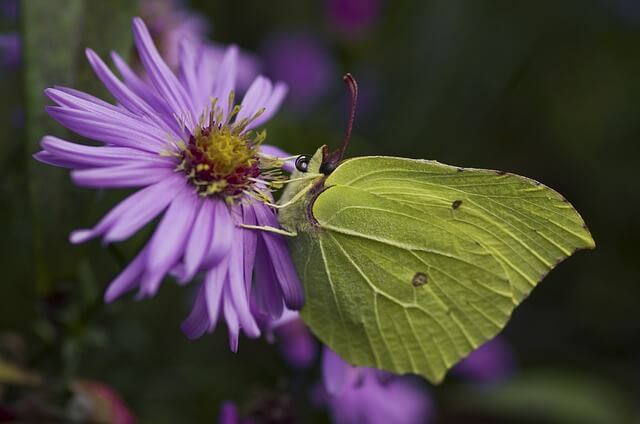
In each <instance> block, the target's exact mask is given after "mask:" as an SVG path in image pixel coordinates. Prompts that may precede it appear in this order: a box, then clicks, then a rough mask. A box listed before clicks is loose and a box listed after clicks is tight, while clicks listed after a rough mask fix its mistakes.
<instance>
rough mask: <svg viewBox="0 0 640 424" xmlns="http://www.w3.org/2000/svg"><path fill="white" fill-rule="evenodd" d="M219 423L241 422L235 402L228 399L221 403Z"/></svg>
mask: <svg viewBox="0 0 640 424" xmlns="http://www.w3.org/2000/svg"><path fill="white" fill-rule="evenodd" d="M218 424H240V415H239V414H238V408H237V407H236V405H235V404H234V403H233V402H229V401H226V402H223V403H222V405H220V416H219V417H218Z"/></svg>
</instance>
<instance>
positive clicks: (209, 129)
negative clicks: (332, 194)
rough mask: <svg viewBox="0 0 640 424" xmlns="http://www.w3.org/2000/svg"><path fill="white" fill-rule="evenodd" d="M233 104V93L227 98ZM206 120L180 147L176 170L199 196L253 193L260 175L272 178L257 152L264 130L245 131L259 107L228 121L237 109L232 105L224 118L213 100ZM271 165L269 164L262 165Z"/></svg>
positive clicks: (259, 113) (263, 137)
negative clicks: (238, 120) (185, 177)
mask: <svg viewBox="0 0 640 424" xmlns="http://www.w3.org/2000/svg"><path fill="white" fill-rule="evenodd" d="M229 104H230V106H231V105H232V104H233V94H232V95H231V96H230V98H229ZM212 110H213V112H210V113H209V119H208V122H207V123H204V122H201V123H200V124H199V125H198V126H197V127H196V130H195V134H192V135H190V136H189V140H188V141H187V142H186V143H184V144H183V145H182V146H181V151H180V153H179V155H180V159H181V161H180V164H179V165H178V168H177V169H178V170H179V171H183V172H184V173H185V174H186V176H187V179H188V180H189V181H190V182H191V183H192V184H193V185H194V186H195V187H196V191H197V192H198V194H200V195H201V196H213V195H219V196H222V197H225V198H226V199H233V198H234V197H237V196H239V195H241V194H242V193H245V194H247V193H253V194H255V192H256V191H257V190H255V189H254V185H255V184H256V183H258V182H262V181H263V180H261V179H260V178H261V177H265V178H266V179H273V178H274V175H273V172H266V173H265V175H263V168H264V167H265V166H264V165H265V164H264V163H262V162H263V161H262V160H261V157H260V155H259V146H260V144H261V143H262V142H263V141H264V140H265V139H266V132H265V131H261V132H254V131H245V130H246V128H247V126H248V125H249V124H250V123H251V121H253V120H254V119H256V118H258V117H259V116H260V115H261V114H262V112H263V110H259V111H258V112H257V113H256V114H255V115H254V116H253V117H251V118H250V119H246V118H245V119H243V120H242V121H240V122H234V123H231V122H230V121H231V120H232V118H233V117H234V116H235V115H237V113H238V112H239V110H240V107H239V106H235V107H233V109H232V111H231V113H230V114H229V116H228V117H227V118H226V119H224V117H223V116H224V115H223V113H222V112H220V109H218V108H216V100H214V101H213V104H212ZM266 165H269V167H272V166H273V164H270V163H269V164H266Z"/></svg>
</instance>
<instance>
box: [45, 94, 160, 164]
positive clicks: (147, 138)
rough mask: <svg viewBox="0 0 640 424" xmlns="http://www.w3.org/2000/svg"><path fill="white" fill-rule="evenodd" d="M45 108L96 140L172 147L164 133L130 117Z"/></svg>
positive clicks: (152, 149) (149, 148) (157, 149)
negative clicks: (114, 116) (112, 116)
mask: <svg viewBox="0 0 640 424" xmlns="http://www.w3.org/2000/svg"><path fill="white" fill-rule="evenodd" d="M45 109H46V111H47V113H49V115H51V116H52V117H53V118H54V119H55V120H57V121H58V122H60V123H61V124H62V125H64V126H65V127H67V128H69V129H70V130H72V131H74V132H76V133H78V134H80V135H82V136H85V137H88V138H91V139H93V140H98V141H102V142H104V143H108V144H113V145H115V146H122V147H133V148H135V149H140V150H146V151H149V152H154V153H157V152H160V151H162V150H165V149H168V148H169V144H168V143H167V141H166V134H165V133H164V132H162V131H161V130H160V129H158V128H156V127H153V126H150V125H147V124H145V123H144V122H142V121H136V120H134V119H133V118H129V117H126V118H123V119H121V120H119V121H118V120H114V119H113V118H109V117H105V116H103V115H99V114H95V113H91V112H86V111H83V110H77V109H67V108H63V107H59V106H47V107H46V108H45Z"/></svg>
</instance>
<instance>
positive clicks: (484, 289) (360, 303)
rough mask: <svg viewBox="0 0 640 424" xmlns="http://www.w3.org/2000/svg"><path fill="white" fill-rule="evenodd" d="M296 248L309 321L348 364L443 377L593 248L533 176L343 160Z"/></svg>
mask: <svg viewBox="0 0 640 424" xmlns="http://www.w3.org/2000/svg"><path fill="white" fill-rule="evenodd" d="M325 187H326V189H325V190H324V191H323V192H322V193H321V194H320V195H319V196H317V198H316V199H315V201H314V202H313V206H312V214H313V217H314V219H315V220H316V221H317V231H315V232H311V233H309V234H304V235H302V236H300V237H298V238H297V239H296V240H295V241H294V243H295V244H296V245H297V246H294V248H293V249H292V251H293V252H294V258H295V259H296V263H297V266H298V270H299V272H300V274H301V277H302V280H303V281H304V285H305V291H306V293H307V296H306V298H307V299H308V300H307V303H306V305H305V307H304V309H303V311H302V316H303V318H304V320H305V321H306V322H307V324H308V325H309V326H310V327H311V328H312V330H313V331H314V332H315V333H316V335H317V336H318V337H319V338H320V339H321V340H322V341H323V342H325V343H326V344H328V345H329V346H330V347H331V348H332V349H333V350H335V351H336V352H337V353H338V354H340V355H341V356H343V357H344V358H345V359H346V360H347V361H349V362H351V363H353V364H356V365H363V366H375V367H377V368H381V369H386V370H389V371H392V372H395V373H405V372H411V373H416V374H421V375H423V376H425V377H426V378H427V379H429V380H430V381H432V382H439V381H440V380H442V378H443V377H444V374H445V373H446V371H447V370H448V369H449V368H451V367H452V366H453V365H454V364H455V363H456V362H458V361H459V360H460V359H461V358H463V357H465V356H466V355H467V354H468V353H470V352H471V351H472V350H474V349H475V348H477V347H478V346H479V345H480V344H482V343H483V342H485V341H487V340H489V339H491V338H492V337H493V336H495V335H496V334H497V333H498V332H499V331H500V330H501V329H502V328H503V327H504V326H505V325H506V322H507V320H508V319H509V316H510V315H511V312H512V311H513V308H514V307H515V306H516V305H517V304H518V303H519V302H521V301H522V300H523V299H524V298H525V297H526V296H527V295H528V293H529V292H530V291H531V290H532V289H533V287H535V286H536V284H537V283H538V282H539V281H540V280H541V279H542V278H543V277H544V276H545V275H546V273H547V272H549V270H551V269H552V268H553V267H554V266H555V265H557V264H558V263H559V262H560V261H562V260H563V259H565V258H566V257H568V256H570V255H571V254H572V253H573V252H575V251H576V250H578V249H581V248H593V247H594V242H593V239H592V238H591V235H590V234H589V232H588V230H587V229H586V226H585V225H584V222H583V220H582V218H581V217H580V215H579V214H578V213H577V212H576V211H575V209H573V207H572V206H571V205H570V204H569V203H568V202H567V201H566V200H565V199H564V198H563V197H562V196H561V195H560V194H558V193H557V192H555V191H553V190H551V189H550V188H548V187H545V186H544V185H541V184H540V183H537V182H535V181H533V180H530V179H527V178H523V177H520V176H516V175H513V174H506V173H499V172H496V171H489V170H478V169H462V168H456V167H451V166H447V165H443V164H440V163H437V162H434V161H420V160H410V159H401V158H391V157H363V158H356V159H351V160H348V161H346V162H344V163H343V164H341V165H340V166H339V167H338V169H337V170H336V171H334V172H333V173H332V174H331V175H330V176H329V177H328V178H327V180H326V182H325Z"/></svg>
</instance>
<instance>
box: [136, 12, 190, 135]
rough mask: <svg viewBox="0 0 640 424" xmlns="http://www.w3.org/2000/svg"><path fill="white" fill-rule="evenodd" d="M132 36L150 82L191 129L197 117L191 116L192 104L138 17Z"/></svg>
mask: <svg viewBox="0 0 640 424" xmlns="http://www.w3.org/2000/svg"><path fill="white" fill-rule="evenodd" d="M133 38H134V41H135V45H136V48H137V50H138V55H139V56H140V60H141V61H142V64H143V65H144V68H145V70H146V71H147V75H148V76H149V79H150V80H151V83H152V84H153V86H154V87H155V88H156V90H158V93H159V94H160V96H161V97H162V98H163V99H165V100H166V102H167V103H168V104H169V106H170V107H171V109H172V110H173V113H174V114H175V116H177V117H179V118H181V119H182V120H183V122H184V123H185V125H187V127H188V128H189V129H192V128H193V125H194V123H195V120H197V118H198V117H194V116H191V110H193V105H192V104H191V101H190V99H189V98H188V96H187V94H186V93H185V91H184V88H183V87H182V85H180V82H179V81H178V79H177V78H176V76H175V75H173V73H172V72H171V70H170V69H169V67H168V66H167V64H166V63H165V62H164V61H163V60H162V58H161V57H160V54H159V53H158V50H157V49H156V46H155V45H154V43H153V40H152V39H151V35H150V34H149V30H148V29H147V27H146V26H145V24H144V22H143V21H142V19H140V18H134V19H133Z"/></svg>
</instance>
